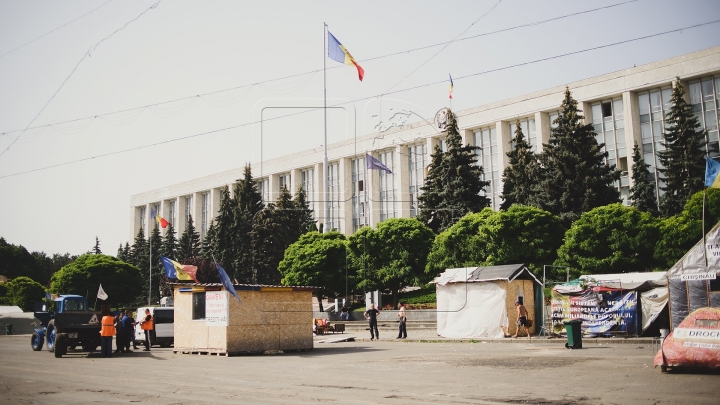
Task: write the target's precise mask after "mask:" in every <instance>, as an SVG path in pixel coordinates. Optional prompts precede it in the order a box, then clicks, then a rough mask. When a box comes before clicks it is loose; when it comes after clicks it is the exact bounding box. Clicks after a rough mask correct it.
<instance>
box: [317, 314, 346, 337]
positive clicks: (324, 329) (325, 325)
mask: <svg viewBox="0 0 720 405" xmlns="http://www.w3.org/2000/svg"><path fill="white" fill-rule="evenodd" d="M328 332H332V333H333V334H334V333H335V332H340V333H345V324H344V323H336V324H334V325H332V324H330V322H327V321H325V320H324V319H322V318H317V319H315V333H317V334H318V335H324V334H326V333H328Z"/></svg>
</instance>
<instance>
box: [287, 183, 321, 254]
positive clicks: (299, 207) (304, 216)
mask: <svg viewBox="0 0 720 405" xmlns="http://www.w3.org/2000/svg"><path fill="white" fill-rule="evenodd" d="M294 205H295V210H296V221H297V223H296V226H297V229H298V235H297V238H296V239H295V240H298V239H299V238H300V235H303V234H305V233H306V232H309V231H310V230H312V228H313V226H314V225H315V218H314V217H313V210H311V209H310V205H309V204H308V201H307V194H306V193H305V189H303V188H302V187H298V189H297V192H296V193H295V200H294ZM315 229H317V227H316V228H315ZM294 242H295V241H293V242H291V243H294Z"/></svg>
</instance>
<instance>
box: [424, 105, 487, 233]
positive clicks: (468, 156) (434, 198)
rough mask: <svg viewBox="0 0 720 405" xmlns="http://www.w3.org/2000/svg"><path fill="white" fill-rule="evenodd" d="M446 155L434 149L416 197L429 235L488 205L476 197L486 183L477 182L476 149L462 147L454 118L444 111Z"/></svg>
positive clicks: (479, 170) (479, 173) (485, 199)
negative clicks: (431, 231) (420, 193)
mask: <svg viewBox="0 0 720 405" xmlns="http://www.w3.org/2000/svg"><path fill="white" fill-rule="evenodd" d="M447 117H448V125H447V138H446V143H447V152H442V151H440V150H439V149H437V148H436V150H435V153H433V156H431V165H430V169H429V170H428V176H427V178H426V180H425V185H424V186H423V187H422V188H421V189H422V190H423V194H422V195H420V196H419V197H418V200H419V202H420V214H419V215H418V219H419V220H420V221H421V222H423V223H424V224H427V225H428V226H429V227H430V228H431V229H433V231H435V232H438V231H443V230H445V229H447V228H449V227H450V226H452V224H454V223H455V222H456V221H457V220H458V219H460V218H461V217H462V216H463V215H465V214H467V213H468V212H478V211H480V210H482V209H483V208H485V207H488V206H489V205H490V199H489V198H487V197H485V196H482V195H480V192H482V191H484V190H485V187H487V186H488V185H489V184H490V182H489V181H483V180H481V178H482V175H483V168H482V166H480V165H478V164H477V163H478V162H477V155H476V154H475V151H477V150H478V149H480V148H478V147H477V146H470V145H465V146H463V145H462V138H461V137H460V132H459V131H458V128H457V120H456V117H455V114H454V113H453V112H452V111H450V109H448V110H447Z"/></svg>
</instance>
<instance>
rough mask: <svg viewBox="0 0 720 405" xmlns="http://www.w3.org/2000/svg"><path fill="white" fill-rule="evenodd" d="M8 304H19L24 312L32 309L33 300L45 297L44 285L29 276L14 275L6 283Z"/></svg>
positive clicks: (37, 300) (36, 300) (40, 299)
mask: <svg viewBox="0 0 720 405" xmlns="http://www.w3.org/2000/svg"><path fill="white" fill-rule="evenodd" d="M7 298H8V301H9V303H10V305H17V306H19V307H20V308H21V309H22V310H23V311H24V312H29V311H32V310H33V308H34V305H35V302H39V301H42V299H43V298H45V287H43V286H42V284H40V283H38V282H37V281H35V280H33V279H31V278H30V277H25V276H21V277H16V278H14V279H12V280H10V281H9V282H8V283H7Z"/></svg>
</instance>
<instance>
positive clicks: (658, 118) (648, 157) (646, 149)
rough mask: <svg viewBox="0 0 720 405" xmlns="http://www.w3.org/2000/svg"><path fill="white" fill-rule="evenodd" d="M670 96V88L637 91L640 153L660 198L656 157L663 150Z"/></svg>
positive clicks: (659, 165)
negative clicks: (640, 139) (640, 138)
mask: <svg viewBox="0 0 720 405" xmlns="http://www.w3.org/2000/svg"><path fill="white" fill-rule="evenodd" d="M671 96H672V89H671V88H669V87H668V88H664V89H654V90H650V91H647V92H643V93H638V95H637V97H638V112H639V113H640V133H641V137H642V146H641V148H642V154H643V159H644V160H645V163H647V164H648V165H650V167H648V170H649V171H650V180H651V181H652V182H653V183H655V193H656V194H655V195H656V198H657V199H658V201H659V199H660V196H661V195H662V190H661V187H663V186H664V185H665V184H664V183H663V182H662V181H661V180H660V176H658V170H657V169H658V168H661V169H662V168H663V167H662V164H660V161H659V160H658V159H657V156H658V152H660V151H662V150H664V149H665V148H664V147H663V146H662V142H663V131H664V130H665V114H666V113H667V112H668V111H669V110H670V107H671V105H672V104H671V102H670V98H671Z"/></svg>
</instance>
